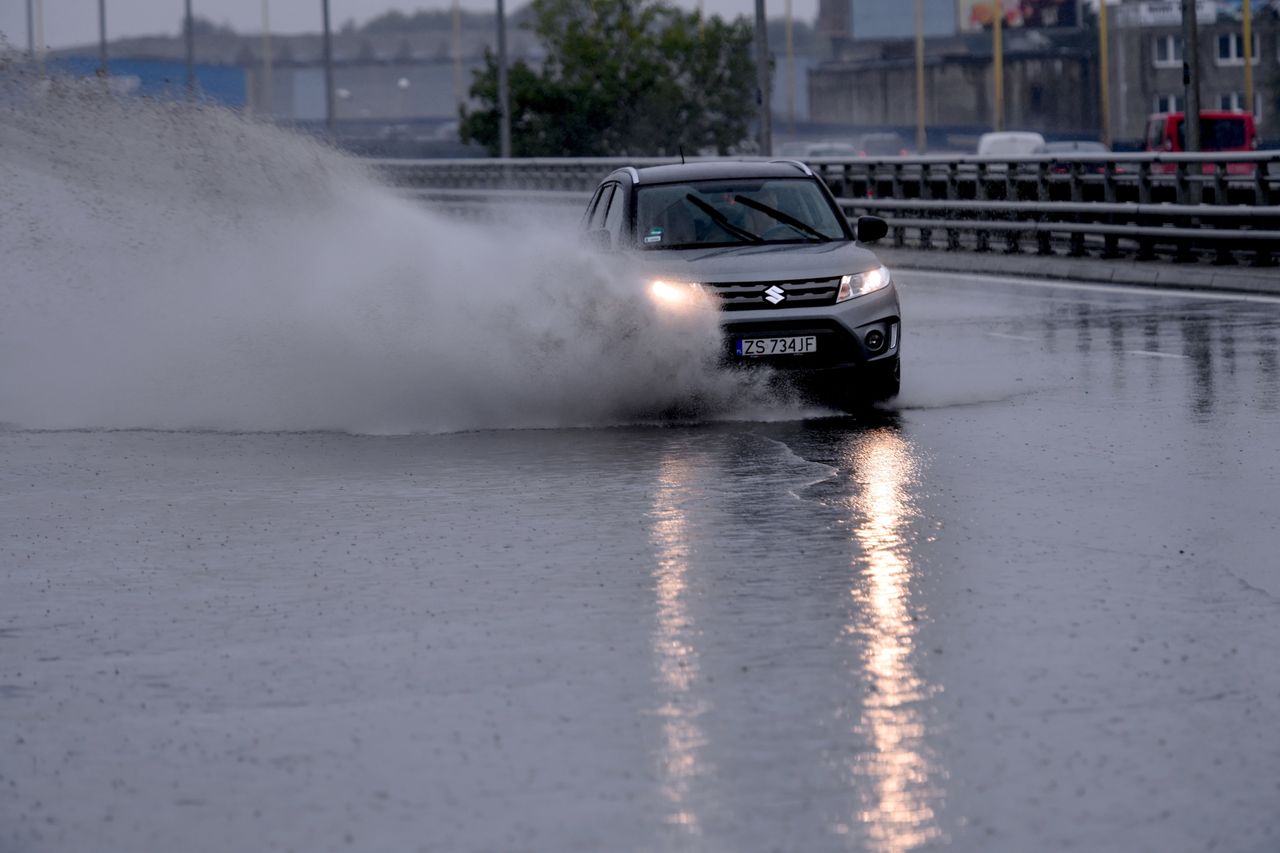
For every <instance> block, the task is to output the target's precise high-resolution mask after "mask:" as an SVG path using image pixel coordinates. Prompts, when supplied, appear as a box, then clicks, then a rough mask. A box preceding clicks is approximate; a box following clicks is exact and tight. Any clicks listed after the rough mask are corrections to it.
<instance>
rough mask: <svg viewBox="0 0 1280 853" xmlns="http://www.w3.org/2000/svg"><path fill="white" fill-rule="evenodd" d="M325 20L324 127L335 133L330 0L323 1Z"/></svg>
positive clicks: (321, 9) (321, 5)
mask: <svg viewBox="0 0 1280 853" xmlns="http://www.w3.org/2000/svg"><path fill="white" fill-rule="evenodd" d="M320 11H321V14H322V16H323V18H324V126H325V127H326V128H327V129H328V130H329V133H333V30H332V29H331V28H330V27H329V0H322V2H321V4H320Z"/></svg>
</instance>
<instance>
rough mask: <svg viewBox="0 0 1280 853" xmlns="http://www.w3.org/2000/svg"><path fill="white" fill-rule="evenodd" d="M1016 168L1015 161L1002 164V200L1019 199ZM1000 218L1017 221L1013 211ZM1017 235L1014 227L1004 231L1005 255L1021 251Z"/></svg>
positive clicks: (1015, 213) (1016, 215)
mask: <svg viewBox="0 0 1280 853" xmlns="http://www.w3.org/2000/svg"><path fill="white" fill-rule="evenodd" d="M1017 169H1018V164H1017V163H1005V165H1004V200H1005V201H1019V200H1020V199H1019V197H1018V173H1017ZM1002 218H1004V219H1008V220H1010V221H1012V222H1015V223H1016V222H1017V221H1018V214H1017V212H1013V213H1010V214H1009V215H1008V216H1005V217H1002ZM1018 236H1019V235H1018V231H1017V229H1015V228H1010V229H1009V230H1008V231H1006V232H1004V253H1005V254H1006V255H1016V254H1018V253H1019V252H1021V251H1022V247H1021V245H1019V242H1018Z"/></svg>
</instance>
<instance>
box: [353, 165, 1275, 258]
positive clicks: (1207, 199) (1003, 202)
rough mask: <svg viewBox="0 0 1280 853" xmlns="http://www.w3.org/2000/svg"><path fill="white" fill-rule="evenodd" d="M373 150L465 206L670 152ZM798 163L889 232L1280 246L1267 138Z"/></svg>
mask: <svg viewBox="0 0 1280 853" xmlns="http://www.w3.org/2000/svg"><path fill="white" fill-rule="evenodd" d="M372 162H373V166H374V168H375V169H376V170H377V171H378V172H379V173H380V174H381V175H382V176H383V178H384V179H385V180H387V181H389V182H390V183H392V184H393V185H395V186H397V187H400V188H402V189H404V190H405V191H407V192H408V193H410V194H412V195H413V196H415V197H417V198H420V199H422V200H424V201H427V202H429V203H434V204H447V205H450V206H452V207H455V208H469V209H473V210H475V209H482V208H483V207H484V206H485V205H490V204H492V203H494V202H495V201H497V202H505V203H508V204H510V203H513V202H516V201H519V200H524V201H530V202H537V203H542V204H579V205H580V204H582V203H584V202H585V199H586V194H587V193H588V192H590V191H591V190H592V189H594V188H595V186H596V184H597V183H598V182H599V181H600V179H601V178H603V177H604V176H605V175H606V174H608V173H609V172H610V171H612V170H614V169H616V168H618V167H620V166H625V165H630V166H638V167H643V166H649V165H662V164H669V163H671V162H672V160H671V159H670V158H638V159H621V158H603V157H601V158H534V159H523V160H506V161H504V160H432V161H421V160H419V161H403V160H377V161H372ZM809 166H810V167H811V168H812V169H813V170H814V171H815V172H816V173H817V174H819V175H821V176H822V178H823V179H824V180H825V181H826V182H827V184H828V186H830V187H831V190H832V192H833V193H834V194H835V195H836V197H837V199H838V201H839V203H840V205H841V207H842V208H843V209H844V210H845V211H846V213H847V214H848V215H849V216H851V217H856V216H858V215H861V214H867V213H869V214H875V215H877V216H882V217H884V218H885V219H886V220H888V222H889V224H890V229H891V235H892V239H893V242H894V244H895V245H896V246H908V245H910V246H916V247H920V248H940V247H943V248H946V249H949V250H952V251H958V250H970V251H978V252H984V251H990V250H992V243H993V237H997V236H998V237H999V238H1001V239H1002V242H1003V246H1002V249H1003V251H1005V252H1008V253H1014V252H1023V251H1034V252H1036V253H1037V254H1042V255H1052V254H1065V255H1068V256H1083V255H1087V254H1098V255H1101V256H1102V257H1105V258H1119V257H1136V258H1139V259H1154V258H1158V257H1171V258H1173V259H1175V260H1180V261H1192V260H1197V259H1199V258H1201V257H1209V258H1211V259H1212V260H1214V261H1215V262H1217V263H1237V262H1240V261H1248V262H1250V263H1252V264H1254V265H1259V266H1270V265H1273V264H1274V263H1275V262H1276V258H1275V255H1276V253H1277V252H1280V151H1257V152H1232V153H1229V154H1222V153H1218V154H1185V153H1177V154H1172V153H1147V152H1134V153H1106V154H1080V155H1075V156H1063V155H1051V156H1024V157H974V156H948V155H928V156H917V157H865V158H854V159H847V158H819V159H815V160H811V161H809ZM939 234H940V235H941V236H942V242H941V246H939V241H938V235H939ZM1024 240H1032V241H1033V242H1034V245H1033V246H1024V244H1023V241H1024Z"/></svg>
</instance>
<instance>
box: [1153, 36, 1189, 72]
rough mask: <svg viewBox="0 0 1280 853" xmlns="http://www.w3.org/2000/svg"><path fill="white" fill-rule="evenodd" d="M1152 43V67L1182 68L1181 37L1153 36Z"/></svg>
mask: <svg viewBox="0 0 1280 853" xmlns="http://www.w3.org/2000/svg"><path fill="white" fill-rule="evenodd" d="M1152 42H1153V50H1152V57H1153V58H1152V62H1151V64H1152V65H1154V66H1155V67H1156V68H1181V67H1182V37H1181V36H1155V37H1154V38H1153V39H1152Z"/></svg>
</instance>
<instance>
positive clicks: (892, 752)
mask: <svg viewBox="0 0 1280 853" xmlns="http://www.w3.org/2000/svg"><path fill="white" fill-rule="evenodd" d="M846 458H847V461H848V463H849V467H850V468H851V469H852V470H853V471H854V472H855V473H856V476H857V479H858V482H859V483H860V484H861V489H860V491H859V492H858V493H857V494H856V495H854V497H853V499H852V506H851V508H852V510H853V518H852V522H853V536H854V540H855V542H856V544H857V545H858V553H857V554H856V556H855V559H854V563H853V568H854V569H855V570H856V571H855V574H854V575H853V576H852V578H851V581H852V585H851V587H850V590H849V595H850V597H851V598H852V600H853V602H854V603H855V605H856V606H855V607H854V608H853V609H852V610H851V612H850V617H851V618H850V620H849V622H848V623H847V624H846V625H845V627H844V634H845V639H846V641H847V642H850V643H853V644H855V645H856V647H857V648H858V650H859V652H860V654H859V657H860V661H861V672H860V673H859V675H860V677H861V680H862V681H864V682H865V683H866V685H867V687H868V690H867V692H866V698H865V700H864V702H863V706H862V709H861V712H860V715H859V719H858V722H857V725H856V727H855V732H856V733H857V734H858V735H859V736H860V738H859V739H860V741H861V742H862V744H863V746H862V749H861V751H860V752H858V753H857V754H856V755H854V756H853V758H852V759H851V760H850V765H849V771H850V775H851V776H852V779H851V781H852V782H853V784H854V786H855V788H856V789H858V790H859V791H863V792H864V793H863V795H862V797H861V799H862V803H861V806H860V808H859V810H858V812H857V815H856V820H857V822H858V823H860V824H862V825H863V827H864V828H865V831H866V833H867V837H868V841H869V847H870V849H872V850H875V851H877V853H906V851H910V850H914V849H916V848H918V847H920V846H921V845H923V844H926V843H928V842H930V841H933V840H936V839H939V838H941V837H942V830H941V829H940V827H939V826H938V822H937V815H936V812H935V807H936V805H937V804H938V803H939V802H940V801H941V798H942V782H943V780H944V778H945V774H944V772H943V771H942V769H941V768H939V767H938V766H937V764H936V762H935V761H934V760H933V757H932V755H931V753H930V751H929V749H928V747H927V741H926V737H925V735H926V733H927V727H926V724H925V719H924V716H923V714H922V712H921V708H920V705H921V703H922V701H923V700H925V699H927V698H928V697H929V696H930V695H932V694H934V693H935V692H936V691H937V690H939V689H940V688H939V687H937V686H935V685H931V684H929V683H928V682H927V681H925V679H924V678H922V677H921V675H920V674H919V673H918V672H917V671H916V667H915V662H914V657H913V650H914V648H915V644H916V639H917V637H916V634H917V631H918V628H917V621H916V619H917V617H918V611H919V609H920V608H919V607H918V606H913V605H912V602H911V594H912V593H911V582H912V580H913V575H914V568H913V566H912V554H911V550H910V543H909V541H908V539H907V535H906V533H907V530H908V524H909V522H910V520H911V518H912V517H913V516H914V515H915V514H916V511H917V510H916V508H915V506H914V502H913V486H914V483H915V479H916V466H917V461H916V459H915V456H914V448H913V447H912V446H911V444H910V443H909V442H908V441H907V440H906V439H904V438H903V437H902V436H901V435H899V434H898V433H897V432H895V431H892V430H878V431H874V432H871V433H868V434H865V435H863V436H860V437H859V438H858V439H856V440H855V442H854V443H853V444H852V446H851V447H850V448H849V450H848V451H847V454H846ZM866 782H870V783H871V785H870V787H869V788H868V787H867V785H866ZM849 829H850V827H849V826H841V827H837V830H842V831H845V832H847V831H849Z"/></svg>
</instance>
